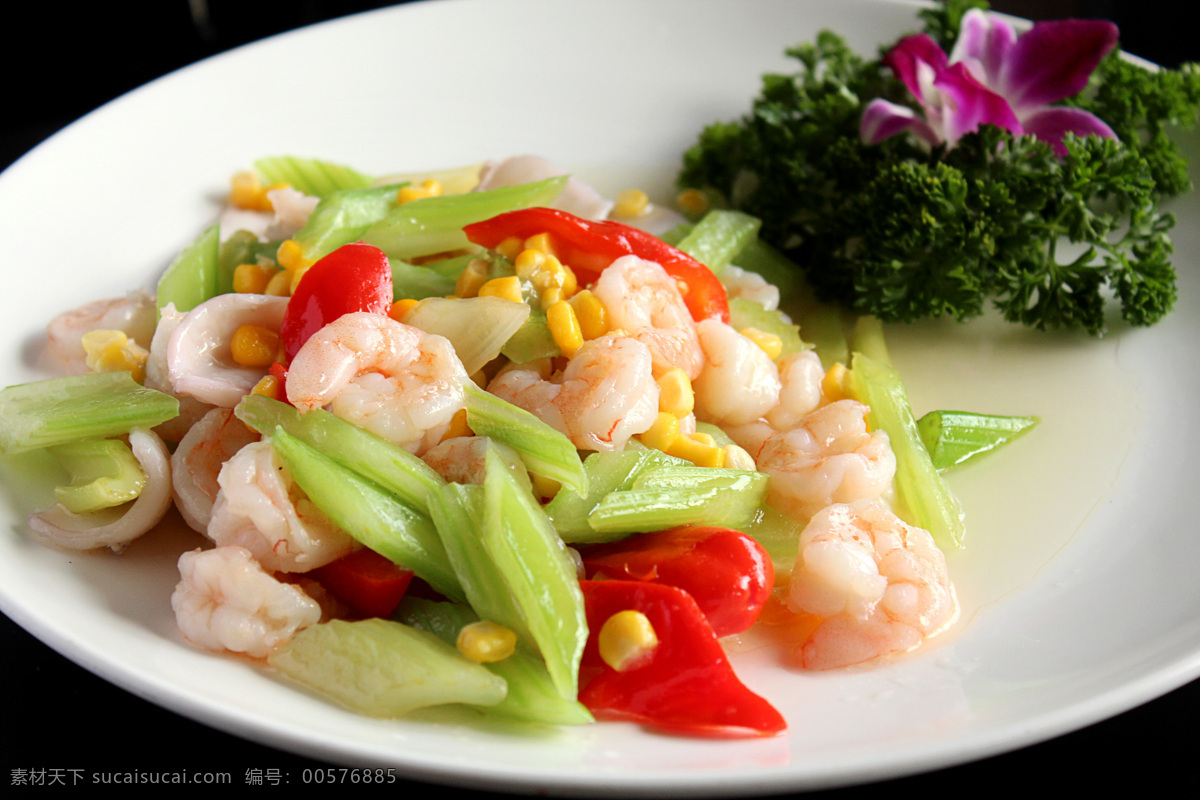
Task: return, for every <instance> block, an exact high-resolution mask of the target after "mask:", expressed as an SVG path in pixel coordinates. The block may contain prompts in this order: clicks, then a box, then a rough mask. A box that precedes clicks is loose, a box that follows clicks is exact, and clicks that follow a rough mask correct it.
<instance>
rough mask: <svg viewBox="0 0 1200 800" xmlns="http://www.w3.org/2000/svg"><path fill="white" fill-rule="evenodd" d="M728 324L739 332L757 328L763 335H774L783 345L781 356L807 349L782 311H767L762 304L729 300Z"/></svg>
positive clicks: (796, 326)
mask: <svg viewBox="0 0 1200 800" xmlns="http://www.w3.org/2000/svg"><path fill="white" fill-rule="evenodd" d="M729 324H730V325H732V326H733V327H734V328H735V329H736V330H739V331H740V330H744V329H746V328H757V329H758V330H760V331H762V332H763V333H773V334H775V335H776V336H778V337H779V341H780V342H782V343H783V350H782V352H781V355H785V356H786V355H791V354H792V353H799V352H800V351H802V350H807V349H808V345H806V344H805V343H804V340H803V339H801V338H800V326H799V325H795V324H793V323H791V322H788V320H787V319H786V318H785V317H784V315H783V312H782V311H779V310H778V309H775V310H772V311H768V310H767V309H766V308H764V307H763V304H762V303H759V302H756V301H754V300H749V299H747V298H745V297H731V298H729Z"/></svg>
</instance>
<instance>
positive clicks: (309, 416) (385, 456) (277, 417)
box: [233, 394, 445, 514]
mask: <svg viewBox="0 0 1200 800" xmlns="http://www.w3.org/2000/svg"><path fill="white" fill-rule="evenodd" d="M233 413H234V414H235V415H236V416H237V418H238V419H240V420H241V421H242V422H244V423H246V424H247V425H249V426H250V427H251V428H253V429H254V430H256V431H258V432H259V433H261V434H262V435H264V436H270V435H271V434H272V432H274V430H275V429H276V428H282V429H283V430H284V431H286V432H287V433H288V434H290V435H292V436H295V437H296V438H297V439H299V440H300V441H302V442H304V443H305V444H307V445H309V446H310V447H312V448H314V449H316V450H318V451H320V452H321V453H322V454H324V455H325V456H327V457H329V458H331V459H333V460H334V461H336V462H337V463H339V464H341V465H342V466H343V467H346V468H348V469H352V470H354V471H355V472H357V473H358V474H359V475H362V476H363V477H364V478H367V479H368V480H370V481H373V482H374V483H376V484H378V485H379V486H381V487H382V488H384V489H386V490H388V491H389V492H391V493H392V494H394V495H396V496H397V497H399V498H400V499H401V500H402V501H403V502H405V503H407V504H408V505H410V506H412V507H413V508H415V509H416V510H418V511H420V512H421V513H423V514H428V513H429V497H430V495H431V494H433V493H434V492H436V491H437V490H438V488H439V487H441V486H442V485H443V484H444V483H445V481H444V480H442V476H441V475H439V474H438V473H437V471H436V470H434V469H433V468H432V467H430V466H429V465H428V464H426V463H425V462H424V461H422V460H421V459H419V458H417V457H416V456H415V455H413V454H412V453H410V452H408V451H407V450H405V449H404V448H403V447H399V446H397V445H395V444H392V443H391V442H389V441H387V440H386V439H382V438H380V437H379V436H376V435H375V434H373V433H371V432H370V431H368V430H365V429H363V428H360V427H358V426H357V425H355V424H354V423H352V422H347V421H346V420H344V419H342V418H341V417H338V416H335V415H334V414H331V413H330V412H328V411H325V410H324V409H320V408H318V409H314V410H312V411H309V412H307V413H305V414H301V413H300V412H299V411H297V410H296V408H295V407H294V406H290V405H288V404H287V403H283V402H280V401H279V400H273V399H271V398H269V397H265V396H263V395H260V394H248V395H246V396H245V397H243V398H242V400H241V402H239V403H238V404H237V407H236V408H235V409H234V410H233Z"/></svg>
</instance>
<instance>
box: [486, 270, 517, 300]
mask: <svg viewBox="0 0 1200 800" xmlns="http://www.w3.org/2000/svg"><path fill="white" fill-rule="evenodd" d="M477 295H478V296H479V297H499V298H500V299H501V300H511V301H513V302H514V303H524V302H525V298H524V297H522V296H521V279H520V278H518V277H517V276H516V275H506V276H504V277H503V278H492V279H491V280H490V281H488V282H487V283H485V284H483V285H482V286H480V287H479V291H478V292H477Z"/></svg>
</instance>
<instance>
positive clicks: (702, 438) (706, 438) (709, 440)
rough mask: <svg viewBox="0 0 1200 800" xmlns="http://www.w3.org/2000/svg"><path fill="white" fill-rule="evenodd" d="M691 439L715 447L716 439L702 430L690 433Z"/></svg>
mask: <svg viewBox="0 0 1200 800" xmlns="http://www.w3.org/2000/svg"><path fill="white" fill-rule="evenodd" d="M691 439H692V441H695V442H699V443H700V444H702V445H706V446H708V447H715V446H716V444H717V440H716V439H714V438H713V437H712V434H711V433H704V432H703V431H696V432H695V433H693V434H691Z"/></svg>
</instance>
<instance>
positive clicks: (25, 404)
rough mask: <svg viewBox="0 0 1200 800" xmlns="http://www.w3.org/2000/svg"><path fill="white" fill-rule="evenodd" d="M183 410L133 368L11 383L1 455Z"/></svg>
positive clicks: (5, 396) (1, 400)
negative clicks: (148, 385) (132, 372)
mask: <svg viewBox="0 0 1200 800" xmlns="http://www.w3.org/2000/svg"><path fill="white" fill-rule="evenodd" d="M178 414H179V401H178V400H176V399H175V398H174V397H171V396H170V395H167V394H163V393H162V392H156V391H154V390H153V389H147V388H146V387H144V386H142V385H141V384H139V383H137V382H136V381H135V380H134V379H133V377H132V376H131V375H130V374H129V372H128V371H117V372H96V373H91V374H88V375H74V376H71V377H66V378H50V379H49V380H44V381H36V382H34V383H24V384H19V385H16V386H9V387H8V388H6V389H4V390H0V455H9V454H12V453H23V452H26V451H28V450H36V449H38V448H41V447H50V446H51V445H56V444H65V443H67V442H72V441H75V440H77V439H103V438H107V437H109V436H120V435H122V434H126V433H129V431H131V430H133V429H134V428H153V427H154V426H155V425H159V424H161V423H163V422H166V421H167V420H169V419H172V418H174V417H175V416H176V415H178Z"/></svg>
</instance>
